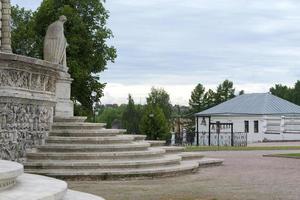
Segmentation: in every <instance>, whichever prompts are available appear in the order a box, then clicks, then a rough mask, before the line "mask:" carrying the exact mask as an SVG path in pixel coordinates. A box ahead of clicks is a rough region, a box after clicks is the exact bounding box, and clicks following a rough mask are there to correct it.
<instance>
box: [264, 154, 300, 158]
mask: <svg viewBox="0 0 300 200" xmlns="http://www.w3.org/2000/svg"><path fill="white" fill-rule="evenodd" d="M265 156H266V157H282V158H297V159H300V153H287V154H271V155H265Z"/></svg>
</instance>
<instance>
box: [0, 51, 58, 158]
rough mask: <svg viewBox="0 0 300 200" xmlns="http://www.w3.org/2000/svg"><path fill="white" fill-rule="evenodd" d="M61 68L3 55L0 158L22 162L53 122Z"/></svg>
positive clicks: (1, 68) (41, 140) (0, 100)
mask: <svg viewBox="0 0 300 200" xmlns="http://www.w3.org/2000/svg"><path fill="white" fill-rule="evenodd" d="M60 72H61V66H59V65H54V64H51V63H48V62H46V61H43V60H38V59H34V58H28V57H24V56H18V55H14V54H9V53H0V158H2V159H8V160H20V159H21V158H23V157H24V155H25V152H26V149H28V148H31V147H33V146H34V145H37V144H42V143H43V142H44V139H45V137H46V136H47V134H48V131H49V129H50V125H51V123H52V121H53V112H54V107H55V104H56V96H55V91H56V81H57V79H58V77H59V73H60Z"/></svg>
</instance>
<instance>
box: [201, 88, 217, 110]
mask: <svg viewBox="0 0 300 200" xmlns="http://www.w3.org/2000/svg"><path fill="white" fill-rule="evenodd" d="M215 105H216V93H215V92H214V91H213V90H212V89H209V90H208V91H207V92H206V93H205V94H204V97H203V107H204V110H206V109H209V108H211V107H213V106H215Z"/></svg>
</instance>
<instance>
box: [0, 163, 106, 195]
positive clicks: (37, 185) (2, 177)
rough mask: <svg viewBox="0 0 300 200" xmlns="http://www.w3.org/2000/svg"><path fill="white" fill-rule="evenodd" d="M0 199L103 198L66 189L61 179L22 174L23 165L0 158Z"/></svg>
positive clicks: (65, 184)
mask: <svg viewBox="0 0 300 200" xmlns="http://www.w3.org/2000/svg"><path fill="white" fill-rule="evenodd" d="M0 200H104V199H102V198H101V197H97V196H95V195H90V194H86V193H82V192H76V191H73V190H68V186H67V183H66V182H64V181H61V180H57V179H53V178H49V177H44V176H38V175H32V174H23V166H22V165H21V164H18V163H14V162H9V161H1V160H0Z"/></svg>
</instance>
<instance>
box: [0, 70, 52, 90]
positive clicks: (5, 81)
mask: <svg viewBox="0 0 300 200" xmlns="http://www.w3.org/2000/svg"><path fill="white" fill-rule="evenodd" d="M1 86H2V87H5V86H7V87H19V88H23V89H28V90H35V91H42V92H52V93H55V77H52V76H48V75H44V74H37V73H30V72H27V71H21V70H16V69H0V87H1Z"/></svg>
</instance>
